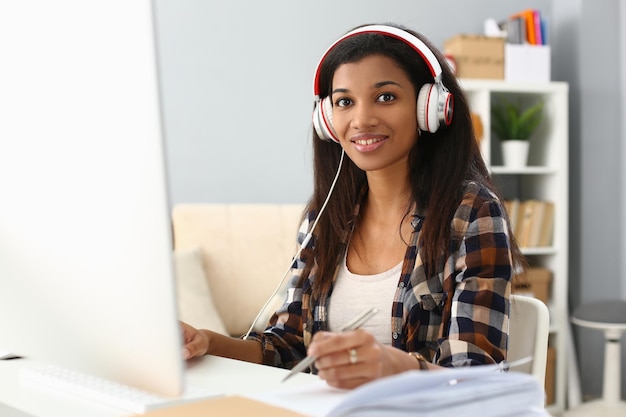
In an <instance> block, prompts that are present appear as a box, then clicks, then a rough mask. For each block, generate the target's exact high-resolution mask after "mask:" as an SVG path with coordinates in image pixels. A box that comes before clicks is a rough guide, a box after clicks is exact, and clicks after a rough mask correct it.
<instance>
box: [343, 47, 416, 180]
mask: <svg viewBox="0 0 626 417" xmlns="http://www.w3.org/2000/svg"><path fill="white" fill-rule="evenodd" d="M332 86H333V87H332V95H331V99H332V102H333V127H334V129H335V131H336V133H337V135H338V137H339V140H340V143H341V146H342V147H343V148H344V149H345V151H346V153H347V154H348V156H349V157H350V159H352V161H353V162H354V163H355V164H356V165H357V166H358V167H359V168H361V169H362V170H364V171H368V172H371V171H379V170H388V169H392V170H397V169H404V170H407V169H408V155H409V151H410V150H411V148H412V147H413V145H414V144H415V142H416V141H417V138H418V129H417V113H416V111H417V98H416V96H415V89H414V87H413V84H412V83H411V81H410V79H409V77H408V76H407V74H406V73H405V72H404V70H403V69H402V68H400V66H399V65H398V64H396V62H395V61H394V60H393V59H391V58H388V57H386V56H382V55H372V56H368V57H366V58H363V59H362V60H360V61H358V62H354V63H348V64H342V65H340V66H339V67H338V68H337V70H336V71H335V74H334V76H333V84H332ZM404 172H406V171H404Z"/></svg>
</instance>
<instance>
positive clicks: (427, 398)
mask: <svg viewBox="0 0 626 417" xmlns="http://www.w3.org/2000/svg"><path fill="white" fill-rule="evenodd" d="M251 398H254V399H256V400H259V401H263V402H266V403H268V404H272V405H275V406H280V407H284V408H287V409H291V410H295V411H298V412H301V413H302V412H304V413H305V414H306V415H309V416H314V417H344V416H359V417H370V416H371V417H379V416H385V417H394V416H401V417H404V416H406V417H409V416H411V417H416V416H419V417H431V416H433V417H435V416H436V417H440V416H442V415H451V416H454V417H476V416H480V417H522V416H523V417H534V416H537V417H549V416H550V414H549V413H547V411H546V410H545V409H544V403H545V393H544V390H543V387H541V386H540V385H539V383H538V382H537V380H536V379H535V378H534V377H533V376H532V375H530V374H523V373H519V372H500V366H499V365H485V366H473V367H464V368H449V369H443V370H440V371H427V372H424V371H408V372H404V373H402V374H398V375H394V376H390V377H387V378H382V379H379V380H377V381H373V382H370V383H368V384H365V385H363V386H361V387H359V388H356V389H354V390H338V389H334V388H332V387H329V386H328V385H327V384H326V383H325V382H323V381H319V383H313V384H308V385H303V386H298V387H294V388H288V389H281V390H278V391H275V392H270V393H262V394H255V395H254V396H251Z"/></svg>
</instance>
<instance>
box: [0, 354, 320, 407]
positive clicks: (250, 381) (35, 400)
mask: <svg viewBox="0 0 626 417" xmlns="http://www.w3.org/2000/svg"><path fill="white" fill-rule="evenodd" d="M33 364H35V362H33V361H30V360H27V359H13V360H0V402H3V403H5V404H7V405H10V406H12V407H15V408H17V409H19V410H22V411H25V412H27V413H30V414H32V415H34V416H36V417H122V416H128V415H129V413H128V412H123V411H120V410H119V409H115V408H109V407H106V406H100V405H98V404H95V403H93V402H87V401H85V400H82V399H80V398H77V397H74V396H69V395H63V394H58V393H56V392H55V393H52V392H46V391H44V390H40V389H36V388H30V387H24V386H22V385H21V384H20V382H19V379H18V372H19V369H20V368H22V367H25V366H29V365H33ZM286 373H287V371H286V370H284V369H278V368H273V367H271V366H264V365H256V364H251V363H246V362H241V361H236V360H232V359H225V358H219V357H215V356H206V357H202V358H198V359H194V360H192V361H191V362H189V363H188V365H187V383H188V384H189V385H190V386H197V387H202V388H206V389H208V390H211V391H215V392H216V393H221V394H238V395H246V396H255V395H258V394H261V393H263V392H272V391H276V390H279V389H293V388H297V387H298V386H303V385H307V384H312V385H317V384H319V378H317V376H314V375H309V374H299V375H295V376H294V377H292V378H290V379H289V380H287V381H286V382H284V383H281V380H282V378H283V377H284V376H285V375H286ZM300 412H303V413H306V410H302V411H300ZM3 417H4V416H3Z"/></svg>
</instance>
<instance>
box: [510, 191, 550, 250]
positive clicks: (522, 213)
mask: <svg viewBox="0 0 626 417" xmlns="http://www.w3.org/2000/svg"><path fill="white" fill-rule="evenodd" d="M504 207H505V209H506V211H507V214H508V216H509V222H510V223H511V231H512V232H513V235H514V236H515V238H516V239H517V242H518V244H519V245H520V247H524V248H528V247H539V246H550V245H551V244H552V235H553V230H554V203H553V202H551V201H544V200H535V199H529V200H525V201H520V200H518V199H512V200H505V201H504Z"/></svg>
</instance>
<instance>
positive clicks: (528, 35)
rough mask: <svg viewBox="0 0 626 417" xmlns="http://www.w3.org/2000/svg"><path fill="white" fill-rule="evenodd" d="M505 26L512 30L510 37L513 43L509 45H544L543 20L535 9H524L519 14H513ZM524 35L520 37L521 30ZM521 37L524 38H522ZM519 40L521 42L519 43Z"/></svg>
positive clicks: (544, 23) (544, 24)
mask: <svg viewBox="0 0 626 417" xmlns="http://www.w3.org/2000/svg"><path fill="white" fill-rule="evenodd" d="M507 26H508V27H509V28H510V30H512V34H511V35H510V36H508V34H507V37H510V38H511V40H513V42H510V43H528V44H530V45H545V44H546V42H545V39H544V38H545V36H544V30H545V26H546V22H545V19H543V18H542V16H541V12H540V11H539V10H536V9H526V10H522V11H521V12H518V13H514V14H513V15H511V16H509V20H508V24H507ZM521 28H523V32H524V34H523V35H522V29H521ZM522 36H524V37H525V39H524V38H522ZM520 40H521V42H520Z"/></svg>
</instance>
